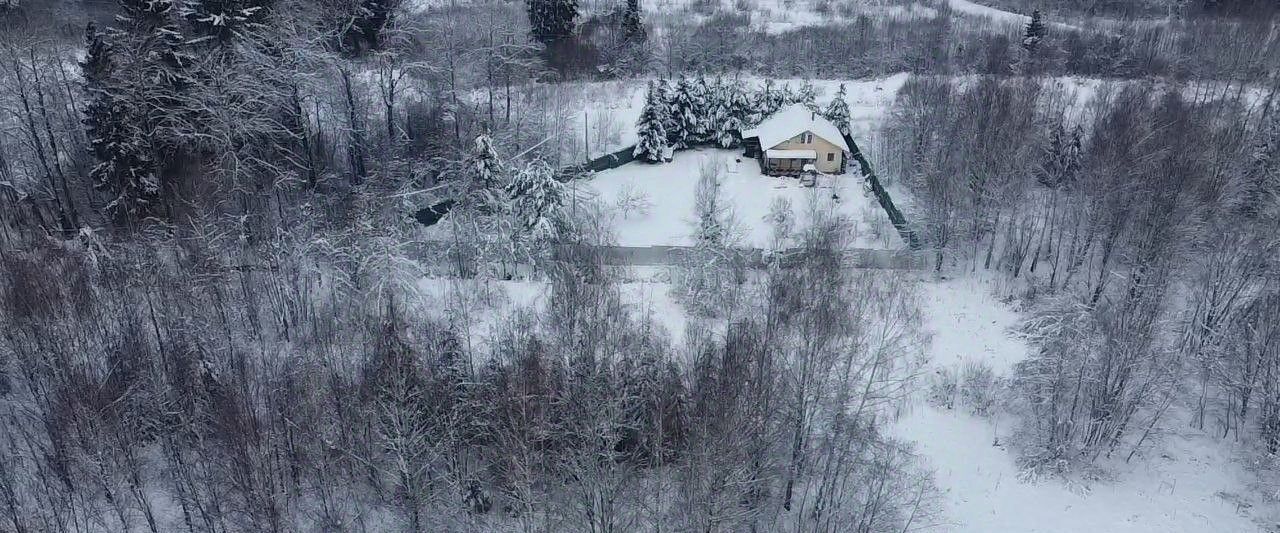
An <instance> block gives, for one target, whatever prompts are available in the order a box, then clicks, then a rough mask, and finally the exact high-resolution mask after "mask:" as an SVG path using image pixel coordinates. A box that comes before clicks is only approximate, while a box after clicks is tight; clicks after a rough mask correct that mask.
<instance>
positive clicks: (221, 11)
mask: <svg viewBox="0 0 1280 533" xmlns="http://www.w3.org/2000/svg"><path fill="white" fill-rule="evenodd" d="M269 2H270V0H188V1H187V2H186V4H184V5H183V8H182V16H183V18H185V19H186V20H187V23H188V24H190V25H191V28H192V30H193V31H194V33H196V34H197V35H200V36H202V37H214V38H217V39H219V40H223V41H225V40H228V39H231V38H232V37H233V36H235V35H238V34H240V33H242V32H244V31H247V30H251V29H254V28H260V27H262V26H263V24H264V22H265V21H266V18H267V13H268V11H267V8H268V3H269Z"/></svg>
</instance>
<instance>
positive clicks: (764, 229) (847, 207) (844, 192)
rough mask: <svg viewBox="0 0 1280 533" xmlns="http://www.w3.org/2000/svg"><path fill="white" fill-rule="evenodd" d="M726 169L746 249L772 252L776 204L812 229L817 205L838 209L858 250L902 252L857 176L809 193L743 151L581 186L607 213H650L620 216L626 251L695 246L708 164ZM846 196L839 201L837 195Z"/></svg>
mask: <svg viewBox="0 0 1280 533" xmlns="http://www.w3.org/2000/svg"><path fill="white" fill-rule="evenodd" d="M704 164H713V165H716V166H718V167H719V168H720V184H721V189H722V191H723V192H724V198H725V199H726V200H727V201H728V202H729V204H730V206H731V209H732V210H733V218H734V219H735V221H736V223H737V224H736V225H737V226H738V228H737V229H738V230H739V232H738V233H739V235H738V236H739V237H741V245H743V246H751V247H756V248H768V247H770V245H771V244H772V231H773V230H772V227H771V225H770V224H768V223H766V221H765V215H767V214H768V213H769V208H770V204H771V203H772V202H773V200H774V198H785V199H787V200H789V201H790V202H791V206H792V212H793V214H794V215H795V219H796V220H797V221H798V222H799V223H800V224H804V221H806V220H808V218H807V213H809V206H810V205H815V206H818V207H819V208H822V209H834V210H835V212H836V213H839V214H842V215H845V216H847V217H848V218H849V220H850V221H851V222H852V223H853V226H854V227H853V236H852V237H853V238H852V242H851V246H855V247H859V248H880V249H899V248H902V247H903V244H902V241H901V239H900V238H899V237H898V235H897V234H896V233H895V232H894V231H893V228H892V226H890V225H889V222H888V218H887V217H886V216H885V214H884V211H883V210H882V209H881V208H880V206H879V205H878V204H877V203H876V201H875V199H874V198H872V197H870V196H868V195H866V194H864V192H863V185H862V179H861V178H860V177H857V176H856V174H844V175H840V176H824V177H822V178H821V179H820V180H819V184H818V186H817V187H804V186H801V185H800V182H799V180H797V179H795V178H780V177H772V176H765V175H763V174H761V173H760V166H759V164H758V163H757V162H756V161H755V160H754V159H749V158H745V157H742V155H741V151H739V150H715V149H702V150H688V151H683V152H677V153H676V154H675V160H674V161H672V162H670V163H665V164H656V165H654V164H648V163H630V164H627V165H624V166H622V167H619V168H616V169H613V170H607V171H604V172H600V173H597V174H596V175H595V176H593V177H592V178H591V179H589V180H586V181H584V182H581V184H580V185H578V186H579V187H585V190H584V192H585V194H586V195H588V196H593V197H594V198H596V199H597V200H599V201H600V202H601V203H602V204H603V205H605V206H619V205H621V204H625V203H627V202H626V201H625V200H626V199H627V198H630V199H632V200H637V199H639V200H640V201H639V202H633V203H640V204H647V206H648V207H647V209H632V210H630V212H627V211H626V210H623V209H615V211H616V214H615V217H614V229H615V231H616V234H617V237H618V244H621V245H623V246H654V245H691V244H693V240H692V238H691V235H692V233H693V228H694V223H693V221H694V191H695V190H696V188H697V184H698V180H699V175H700V172H701V170H702V165H704ZM833 193H834V194H835V195H837V196H839V199H838V200H833V199H832V194H833Z"/></svg>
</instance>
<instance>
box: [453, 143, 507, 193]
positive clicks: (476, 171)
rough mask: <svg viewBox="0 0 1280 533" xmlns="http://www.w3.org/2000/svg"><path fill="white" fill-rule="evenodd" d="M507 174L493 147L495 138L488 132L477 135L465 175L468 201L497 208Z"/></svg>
mask: <svg viewBox="0 0 1280 533" xmlns="http://www.w3.org/2000/svg"><path fill="white" fill-rule="evenodd" d="M505 174H506V168H505V167H504V166H503V164H502V160H501V159H499V158H498V154H497V152H495V151H494V149H493V139H492V138H491V137H489V135H487V134H482V135H479V136H477V137H476V140H475V144H474V145H473V146H472V150H471V155H470V156H469V157H468V158H467V161H466V166H465V169H464V176H463V179H464V180H465V181H466V183H465V187H466V197H467V199H468V201H470V202H472V203H473V204H474V205H477V206H485V207H486V208H488V209H492V208H495V207H496V206H497V204H498V195H497V191H500V190H502V189H503V188H504V187H505V185H506V178H505Z"/></svg>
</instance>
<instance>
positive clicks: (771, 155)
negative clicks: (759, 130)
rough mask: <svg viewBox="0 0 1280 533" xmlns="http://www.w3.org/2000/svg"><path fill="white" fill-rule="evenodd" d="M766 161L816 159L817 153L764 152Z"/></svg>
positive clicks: (803, 151) (799, 151)
mask: <svg viewBox="0 0 1280 533" xmlns="http://www.w3.org/2000/svg"><path fill="white" fill-rule="evenodd" d="M764 156H765V157H766V158H768V159H817V158H818V152H816V151H813V150H765V151H764Z"/></svg>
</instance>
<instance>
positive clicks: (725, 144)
mask: <svg viewBox="0 0 1280 533" xmlns="http://www.w3.org/2000/svg"><path fill="white" fill-rule="evenodd" d="M715 87H716V91H715V112H714V113H713V118H712V123H711V133H712V137H713V139H712V140H714V141H715V142H716V144H718V145H720V147H721V148H732V147H734V146H737V145H738V143H739V142H741V141H742V130H744V129H746V127H747V126H746V116H747V113H746V109H745V108H744V107H743V104H744V102H745V101H746V97H745V96H744V95H743V91H742V87H741V85H739V84H736V83H730V84H725V83H724V82H723V80H720V79H717V80H716V84H715Z"/></svg>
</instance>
